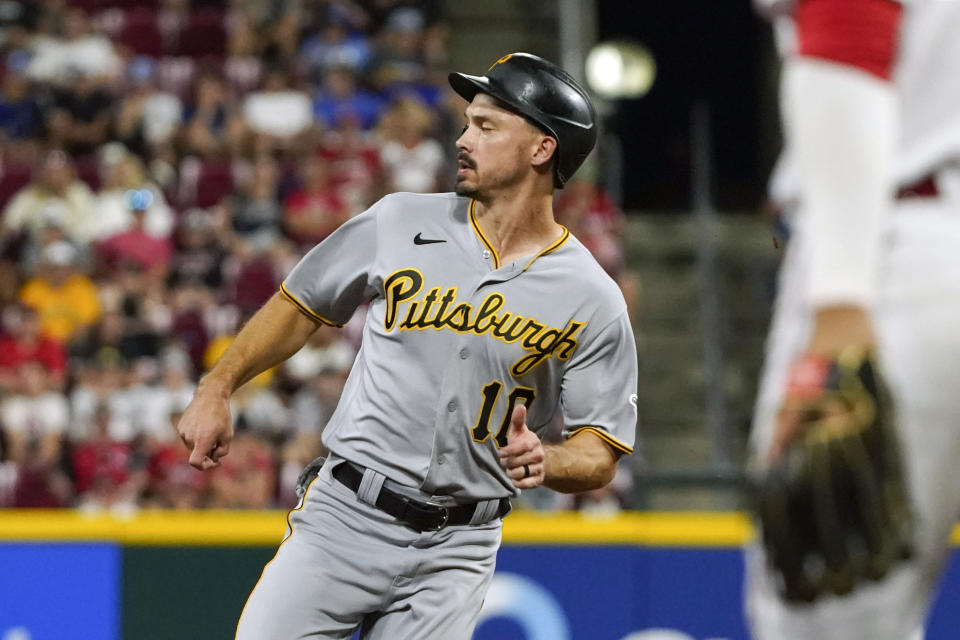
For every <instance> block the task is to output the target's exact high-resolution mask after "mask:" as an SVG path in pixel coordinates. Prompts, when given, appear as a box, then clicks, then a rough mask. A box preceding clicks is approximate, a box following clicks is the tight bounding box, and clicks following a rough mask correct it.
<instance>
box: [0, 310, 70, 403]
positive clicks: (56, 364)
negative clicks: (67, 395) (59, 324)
mask: <svg viewBox="0 0 960 640" xmlns="http://www.w3.org/2000/svg"><path fill="white" fill-rule="evenodd" d="M3 329H4V332H3V334H2V335H0V392H15V393H17V392H21V391H22V390H23V379H22V378H21V376H20V365H22V364H23V363H25V362H37V363H39V364H40V365H41V366H43V369H44V371H45V372H46V375H47V378H46V388H47V390H49V391H60V390H62V389H63V383H64V380H65V377H66V370H67V354H66V351H65V350H64V348H63V345H61V344H60V343H58V342H56V341H54V340H51V339H50V338H48V337H47V336H45V335H44V334H43V331H42V329H41V326H40V317H39V316H38V315H37V312H36V311H35V310H34V309H31V308H30V307H27V306H25V305H13V306H10V307H8V308H7V309H5V310H4V312H3Z"/></svg>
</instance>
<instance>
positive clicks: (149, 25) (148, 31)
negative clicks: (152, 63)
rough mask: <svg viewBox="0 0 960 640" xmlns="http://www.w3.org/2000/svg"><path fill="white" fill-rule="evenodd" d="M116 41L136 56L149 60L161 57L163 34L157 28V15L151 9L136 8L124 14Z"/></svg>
mask: <svg viewBox="0 0 960 640" xmlns="http://www.w3.org/2000/svg"><path fill="white" fill-rule="evenodd" d="M117 40H118V42H119V43H121V44H123V45H126V46H127V47H129V48H130V49H131V50H132V51H133V52H134V53H136V54H138V55H142V56H150V57H151V58H159V57H160V56H161V55H163V51H164V42H163V34H161V33H160V29H159V27H158V26H157V14H156V12H155V11H153V10H151V9H144V8H137V9H133V10H130V11H127V12H125V14H124V22H123V27H121V29H120V33H119V34H118V35H117Z"/></svg>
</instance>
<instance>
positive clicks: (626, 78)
mask: <svg viewBox="0 0 960 640" xmlns="http://www.w3.org/2000/svg"><path fill="white" fill-rule="evenodd" d="M586 74H587V83H588V84H589V85H590V88H591V89H593V91H594V92H596V93H597V95H599V96H601V97H603V98H639V97H641V96H643V95H645V94H646V93H647V92H648V91H649V90H650V87H651V86H653V81H654V79H655V77H656V74H657V64H656V62H655V61H654V59H653V54H651V53H650V51H649V50H648V49H647V48H646V47H644V46H643V45H641V44H639V43H636V42H629V41H610V42H601V43H599V44H597V45H596V46H594V47H593V48H592V49H591V50H590V53H588V54H587V60H586Z"/></svg>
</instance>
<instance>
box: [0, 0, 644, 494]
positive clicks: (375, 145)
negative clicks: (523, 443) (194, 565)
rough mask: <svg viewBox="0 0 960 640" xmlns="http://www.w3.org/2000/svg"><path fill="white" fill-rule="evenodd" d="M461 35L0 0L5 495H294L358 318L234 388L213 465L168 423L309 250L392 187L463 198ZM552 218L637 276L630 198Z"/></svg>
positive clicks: (392, 26)
mask: <svg viewBox="0 0 960 640" xmlns="http://www.w3.org/2000/svg"><path fill="white" fill-rule="evenodd" d="M449 38H450V29H449V26H448V25H447V24H446V23H445V22H444V20H443V16H442V15H441V14H440V11H439V8H438V6H437V4H436V3H432V2H404V1H402V0H400V1H395V0H368V1H365V2H364V1H360V0H328V1H322V0H312V1H311V0H245V1H243V2H241V1H239V0H237V1H233V2H223V1H220V2H218V1H217V0H209V1H198V2H187V1H186V0H155V1H154V2H150V1H149V0H147V1H144V0H71V1H69V2H68V1H67V0H43V1H37V2H31V1H28V0H21V1H17V0H6V1H5V2H3V3H2V10H0V55H2V68H0V73H2V77H0V207H2V217H0V308H2V316H0V507H10V506H14V507H67V506H74V507H79V508H88V509H113V510H130V509H136V508H140V507H161V508H200V507H209V508H267V507H284V506H289V505H292V504H293V503H294V502H295V496H294V486H295V481H296V478H297V475H298V473H299V471H300V469H301V468H302V467H303V465H305V464H306V463H307V462H308V461H309V460H310V459H312V458H313V457H315V456H316V455H318V454H320V453H321V452H322V447H321V444H320V438H319V434H320V432H321V431H322V429H323V427H324V425H325V423H326V420H327V419H328V417H329V416H330V414H331V412H332V410H333V408H334V407H335V405H336V402H337V399H338V398H339V394H340V391H341V389H342V387H343V383H344V381H345V379H346V375H347V373H348V371H349V369H350V366H351V364H352V362H353V358H354V355H355V353H356V349H357V348H358V346H359V340H360V329H361V327H362V323H363V317H362V313H358V314H357V316H356V317H355V318H354V319H353V320H351V322H350V323H348V324H347V326H346V327H344V328H343V329H342V330H341V329H334V328H330V327H321V328H319V329H318V331H317V332H316V334H315V335H314V337H313V338H312V339H311V340H310V342H309V344H308V345H307V346H306V347H305V348H304V349H303V350H302V351H300V352H299V353H297V354H296V355H295V356H293V357H292V358H291V359H290V360H289V361H288V362H286V363H285V364H283V365H282V366H280V367H277V368H276V369H274V370H272V371H269V372H267V373H265V374H263V375H261V376H259V377H258V378H256V379H255V380H253V381H252V382H250V383H248V384H247V385H246V386H245V387H244V388H243V389H241V390H240V391H239V392H238V393H237V394H236V396H235V399H234V404H233V413H234V416H235V419H236V431H237V435H236V439H235V441H234V443H233V446H232V448H231V453H230V455H229V456H228V457H227V458H226V459H225V461H224V464H223V466H222V467H221V468H219V469H217V470H216V471H214V472H211V473H207V474H203V473H200V472H198V471H195V470H193V469H192V468H191V467H190V466H189V465H188V464H187V462H186V458H187V452H186V450H185V448H184V447H183V445H182V444H181V443H180V442H179V441H178V440H176V437H175V431H174V429H173V425H174V424H175V423H176V421H177V419H178V417H179V415H180V413H181V412H182V411H183V409H184V408H185V407H186V405H187V404H188V402H189V400H190V397H191V395H192V393H193V389H194V386H195V384H196V380H197V378H198V377H199V376H200V375H202V374H203V372H204V371H205V370H207V369H209V367H210V366H211V365H212V363H214V362H215V361H216V359H217V358H218V357H219V355H220V354H222V353H223V351H224V349H226V347H227V345H229V343H230V340H231V338H232V336H233V335H234V333H235V332H236V330H237V329H238V327H239V326H240V325H241V324H242V323H243V322H244V321H245V319H246V318H248V317H249V316H250V315H251V314H252V313H253V312H254V311H255V310H256V309H257V308H258V307H259V306H260V305H261V304H262V303H263V302H265V301H266V299H267V298H269V297H270V296H271V295H272V294H273V293H274V292H275V291H276V290H277V289H278V286H279V283H280V280H281V279H282V277H283V276H284V274H286V273H287V272H288V271H289V270H290V268H291V267H292V266H293V265H294V264H296V262H297V260H298V259H299V258H300V256H302V255H303V254H304V252H305V251H307V250H308V249H309V248H310V247H312V246H313V245H314V244H316V243H317V242H319V241H321V240H322V239H323V238H325V237H326V236H327V235H329V234H330V233H331V231H333V230H334V229H336V228H337V226H338V225H339V224H341V223H342V222H343V221H344V220H347V219H349V218H350V217H351V216H353V215H356V214H357V213H359V212H361V211H363V210H364V209H365V208H366V207H367V206H369V205H370V204H371V203H373V202H374V201H375V200H376V199H377V198H379V197H380V196H382V195H383V194H385V193H388V192H392V191H419V192H429V191H438V190H450V189H452V187H453V179H454V176H455V172H454V170H453V167H454V166H455V161H454V156H455V145H454V140H455V139H456V137H457V135H458V133H459V130H460V127H461V123H462V115H461V114H462V110H463V106H464V105H463V103H462V101H461V100H460V98H458V97H457V96H455V94H453V92H452V91H450V90H448V88H447V83H446V73H447V70H448V39H449ZM557 212H558V218H559V219H560V221H561V222H563V223H564V224H566V225H567V226H568V227H569V228H570V229H571V231H573V232H574V234H575V235H577V236H578V237H579V238H580V239H581V240H582V241H583V242H584V243H585V244H587V245H588V246H589V247H590V249H591V250H592V251H593V252H594V253H595V255H596V256H597V258H598V260H600V262H601V263H602V264H603V265H604V267H605V268H607V269H608V271H609V272H610V273H611V274H613V275H614V276H615V277H620V275H621V274H622V273H623V271H624V259H623V251H622V247H621V245H620V241H619V233H620V224H621V217H622V215H621V213H620V212H619V210H618V209H617V207H616V206H615V204H614V203H612V202H611V201H610V200H609V198H607V197H606V196H604V194H603V193H602V192H601V191H599V190H598V189H597V188H596V187H594V186H593V185H592V184H590V183H588V182H577V183H574V184H572V185H570V186H569V187H568V188H567V189H566V190H564V191H563V192H561V194H560V196H559V197H558V200H557ZM627 293H628V298H629V297H630V292H629V291H627ZM626 475H627V477H626V478H624V483H622V484H621V485H620V488H621V489H623V488H628V487H627V484H628V483H629V474H626ZM624 499H625V492H624V491H619V492H618V491H617V490H616V489H614V490H605V491H603V492H601V493H598V494H596V495H593V496H579V497H577V498H576V499H575V500H574V502H572V503H570V505H569V506H577V507H579V506H584V507H585V508H589V509H591V510H595V511H599V512H604V511H609V510H615V509H618V508H619V507H620V506H622V504H623V501H624ZM551 504H552V505H553V506H554V507H556V506H558V504H557V503H556V501H553V502H551Z"/></svg>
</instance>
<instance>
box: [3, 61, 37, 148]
mask: <svg viewBox="0 0 960 640" xmlns="http://www.w3.org/2000/svg"><path fill="white" fill-rule="evenodd" d="M27 61H28V56H27V54H26V53H25V52H23V51H15V52H13V53H11V54H9V55H8V56H7V58H6V69H5V71H4V74H3V82H2V84H0V131H2V133H3V138H5V139H6V140H7V141H16V140H24V139H30V138H35V137H38V136H39V135H40V134H41V133H42V132H43V112H42V111H41V109H40V103H39V102H38V101H37V99H36V97H35V95H34V93H33V92H32V91H31V87H30V79H29V78H28V77H27V75H26V73H24V71H25V69H26V65H27Z"/></svg>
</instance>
